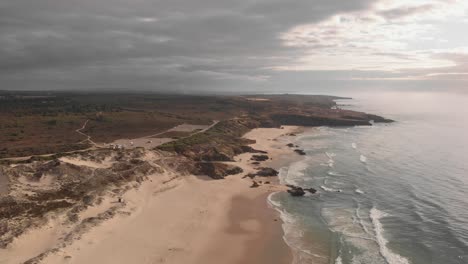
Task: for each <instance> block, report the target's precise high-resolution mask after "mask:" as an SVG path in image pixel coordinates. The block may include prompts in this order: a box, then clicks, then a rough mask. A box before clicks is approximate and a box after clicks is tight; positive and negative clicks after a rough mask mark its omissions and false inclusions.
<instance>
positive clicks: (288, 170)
mask: <svg viewBox="0 0 468 264" xmlns="http://www.w3.org/2000/svg"><path fill="white" fill-rule="evenodd" d="M309 163H310V159H309V158H305V159H303V160H300V161H297V162H294V163H292V164H291V165H289V167H282V168H281V169H280V173H279V179H280V183H281V184H292V185H300V184H299V183H300V180H301V179H302V178H303V177H304V171H305V170H306V169H307V168H308V167H309Z"/></svg>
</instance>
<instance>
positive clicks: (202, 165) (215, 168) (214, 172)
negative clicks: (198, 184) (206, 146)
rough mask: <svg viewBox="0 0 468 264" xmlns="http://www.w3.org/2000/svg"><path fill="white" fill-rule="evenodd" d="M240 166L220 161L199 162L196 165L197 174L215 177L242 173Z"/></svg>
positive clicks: (222, 177) (219, 177)
mask: <svg viewBox="0 0 468 264" xmlns="http://www.w3.org/2000/svg"><path fill="white" fill-rule="evenodd" d="M242 172H243V170H242V168H240V167H237V166H233V165H229V164H224V163H218V162H198V163H197V164H196V165H195V171H194V174H195V175H206V176H209V177H211V178H213V179H217V180H219V179H224V177H226V176H228V175H235V174H239V173H242Z"/></svg>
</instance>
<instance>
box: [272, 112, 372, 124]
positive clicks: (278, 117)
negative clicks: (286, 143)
mask: <svg viewBox="0 0 468 264" xmlns="http://www.w3.org/2000/svg"><path fill="white" fill-rule="evenodd" d="M270 117H271V118H272V119H273V120H275V121H276V122H278V123H279V124H282V125H289V126H309V127H315V126H335V127H336V126H370V125H372V124H371V122H370V120H371V119H367V120H363V119H348V118H343V117H330V116H319V115H302V114H289V113H285V114H272V115H271V116H270Z"/></svg>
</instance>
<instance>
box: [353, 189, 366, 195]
mask: <svg viewBox="0 0 468 264" xmlns="http://www.w3.org/2000/svg"><path fill="white" fill-rule="evenodd" d="M355 192H356V193H359V194H364V192H363V191H362V190H360V189H356V190H355Z"/></svg>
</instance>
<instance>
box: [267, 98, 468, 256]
mask: <svg viewBox="0 0 468 264" xmlns="http://www.w3.org/2000/svg"><path fill="white" fill-rule="evenodd" d="M353 98H354V99H352V100H338V101H337V102H338V104H339V105H340V107H341V108H346V109H352V110H357V111H365V112H369V113H373V114H379V115H382V116H384V117H387V118H391V119H394V120H395V121H396V122H395V123H392V124H375V125H374V126H371V127H352V128H328V127H320V128H311V129H306V131H305V132H304V133H303V134H301V135H299V136H298V137H297V138H296V142H295V143H296V144H297V145H299V146H300V147H301V148H303V149H304V150H305V151H306V153H307V155H306V156H305V157H304V159H302V160H300V161H297V162H294V163H292V164H290V165H288V166H286V167H283V168H282V169H281V170H280V179H281V181H282V183H289V184H294V185H298V186H303V187H313V188H316V189H317V190H318V193H317V194H314V195H306V196H304V197H299V198H297V197H291V196H290V195H288V194H287V193H275V194H272V195H270V197H269V200H270V202H271V204H272V205H273V206H274V207H275V208H276V209H277V210H278V211H280V213H281V216H282V219H283V222H284V224H283V228H284V230H285V241H286V242H287V243H288V245H289V246H290V247H291V248H292V249H293V252H294V255H295V263H316V264H320V263H335V264H348V263H353V264H354V263H361V264H431V263H434V264H467V263H468V188H467V187H468V96H467V95H466V94H455V93H453V94H451V93H441V92H440V93H439V92H380V93H360V94H353Z"/></svg>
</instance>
